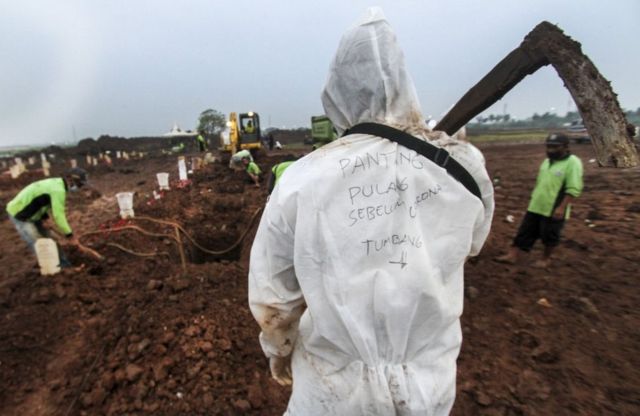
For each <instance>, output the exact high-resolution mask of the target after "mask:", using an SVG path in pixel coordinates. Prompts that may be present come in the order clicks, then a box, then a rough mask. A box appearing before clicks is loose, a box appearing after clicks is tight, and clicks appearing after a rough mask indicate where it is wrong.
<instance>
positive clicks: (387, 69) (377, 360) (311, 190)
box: [249, 8, 493, 416]
mask: <svg viewBox="0 0 640 416" xmlns="http://www.w3.org/2000/svg"><path fill="white" fill-rule="evenodd" d="M322 102H323V105H324V110H325V114H327V116H328V117H329V118H330V119H331V121H332V122H333V123H334V125H335V126H336V128H337V129H338V132H339V133H340V134H343V132H344V133H345V134H344V136H343V137H342V138H340V139H338V140H336V141H334V142H332V143H329V144H327V145H325V146H323V147H322V148H321V149H318V150H316V151H315V152H312V153H310V154H308V155H307V156H305V157H303V158H302V159H299V160H297V161H296V162H295V163H294V164H292V165H291V166H289V167H288V168H287V173H286V174H285V175H283V176H282V177H281V178H280V181H279V183H278V186H277V187H276V188H275V189H274V191H273V193H272V194H271V197H270V199H269V201H268V203H267V205H266V207H265V210H264V213H263V215H262V219H261V222H260V225H259V228H258V231H257V234H256V238H255V241H254V243H253V247H252V250H251V260H250V270H249V305H250V308H251V311H252V313H253V315H254V317H255V319H256V320H257V322H258V324H259V325H260V328H261V330H262V332H261V333H260V337H259V340H260V344H261V346H262V349H263V351H264V352H265V354H266V355H267V357H268V358H269V364H270V368H271V373H272V376H273V377H274V378H275V379H276V381H278V382H279V383H280V384H290V383H293V390H292V394H291V397H290V399H289V404H288V409H287V412H286V413H285V414H286V415H304V416H310V415H363V414H367V415H392V414H402V415H447V414H448V413H449V411H450V409H451V407H452V405H453V401H454V397H455V392H456V359H457V356H458V353H459V350H460V345H461V340H462V334H461V330H460V321H459V318H460V315H461V313H462V305H463V267H464V262H465V259H466V258H467V256H469V255H476V254H477V253H478V252H479V250H480V248H481V247H482V245H483V243H484V241H485V239H486V237H487V234H488V232H489V228H490V225H491V218H492V214H493V188H492V185H491V181H490V180H489V176H488V174H487V172H486V169H485V167H484V160H483V157H482V154H481V153H480V152H479V151H478V150H477V149H476V148H474V147H473V146H472V145H471V144H469V143H464V142H458V141H456V140H454V139H451V138H450V137H449V136H447V135H446V134H445V133H437V134H436V133H429V132H428V129H427V126H426V125H425V123H424V117H422V115H421V109H420V105H419V103H418V100H417V95H416V92H415V88H414V86H413V82H412V80H411V78H410V76H409V74H408V72H407V70H406V68H405V64H404V57H403V53H402V51H401V49H400V47H399V45H398V43H397V41H396V37H395V35H394V33H393V31H392V29H391V27H390V26H389V24H388V23H387V21H386V20H385V18H384V16H383V14H382V11H381V10H380V9H379V8H372V9H370V10H369V11H368V13H367V15H366V16H365V17H364V18H363V19H362V20H361V21H360V22H359V24H357V25H356V26H354V27H353V28H351V29H349V30H348V31H347V32H346V33H345V35H344V36H343V38H342V40H341V42H340V45H339V47H338V51H337V53H336V55H335V58H334V60H333V63H332V65H331V68H330V73H329V77H328V80H327V83H326V85H325V88H324V91H323V93H322ZM361 123H376V125H377V126H378V127H382V128H383V129H382V130H384V128H386V129H388V130H393V131H394V132H398V133H402V132H400V131H399V130H402V131H404V132H407V133H408V134H407V135H408V136H409V137H410V138H411V142H412V143H416V142H417V143H420V145H424V146H427V147H431V148H435V149H438V151H439V155H440V156H441V157H443V159H446V160H448V162H447V163H454V162H452V160H457V162H455V163H454V165H456V164H457V165H458V166H461V167H462V168H463V169H464V172H466V173H467V174H469V177H471V178H472V180H473V181H474V186H476V187H477V188H476V190H475V192H472V191H470V188H472V185H471V184H468V186H469V188H468V187H467V185H464V184H463V183H462V182H461V181H459V180H457V179H455V178H454V176H452V174H450V173H449V170H448V168H443V167H441V166H439V165H438V164H436V162H432V161H431V160H429V159H428V158H427V157H425V156H422V153H420V154H418V153H417V152H416V151H413V150H410V149H409V148H407V147H405V146H403V145H400V144H398V143H397V142H395V141H393V140H391V139H389V140H388V139H387V138H383V137H381V135H376V134H368V133H352V132H349V131H347V132H345V130H348V129H351V130H352V131H353V130H358V127H359V126H358V125H360V127H362V126H363V125H362V124H361ZM390 127H393V128H395V129H390ZM428 134H430V135H433V137H434V139H433V140H430V139H428V138H427V135H428ZM430 141H431V144H438V146H437V147H436V146H431V144H429V143H428V142H430ZM443 148H446V149H447V151H448V153H447V152H445V151H444V149H443ZM443 165H446V163H443Z"/></svg>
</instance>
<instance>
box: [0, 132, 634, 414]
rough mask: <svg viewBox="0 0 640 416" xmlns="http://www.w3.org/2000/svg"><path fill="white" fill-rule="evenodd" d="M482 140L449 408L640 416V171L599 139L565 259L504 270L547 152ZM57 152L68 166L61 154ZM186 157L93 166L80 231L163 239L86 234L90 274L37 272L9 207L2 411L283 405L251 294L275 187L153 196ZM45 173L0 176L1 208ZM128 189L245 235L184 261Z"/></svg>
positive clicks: (77, 218) (215, 234) (272, 409)
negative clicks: (482, 219)
mask: <svg viewBox="0 0 640 416" xmlns="http://www.w3.org/2000/svg"><path fill="white" fill-rule="evenodd" d="M482 150H483V152H484V154H485V156H486V158H487V165H488V168H489V170H490V173H491V175H492V178H493V179H494V182H495V184H496V215H495V218H494V226H493V229H492V232H491V235H490V237H489V240H488V241H487V244H486V246H485V248H484V250H483V252H482V254H481V255H480V256H479V257H477V258H475V259H472V260H470V261H469V263H468V264H467V266H466V291H465V311H464V315H463V319H462V326H463V333H464V342H463V348H462V353H461V356H460V359H459V367H458V398H457V401H456V404H455V407H454V411H453V414H455V415H550V414H576V415H593V414H610V415H623V414H624V415H631V414H640V359H639V358H638V354H637V351H639V350H640V332H639V331H638V327H639V326H640V319H639V317H640V313H639V312H638V309H637V307H636V306H637V305H638V304H639V303H640V293H639V290H638V286H637V282H636V280H637V276H638V261H639V260H640V254H639V251H640V225H639V224H640V191H638V190H637V189H636V187H635V186H636V185H637V184H638V183H639V181H640V170H639V169H631V170H613V169H601V168H598V167H597V166H596V164H595V163H589V160H590V159H592V158H593V157H594V156H593V151H592V149H591V147H590V146H589V145H581V146H574V147H573V150H574V151H575V153H577V154H578V155H579V156H580V157H581V158H582V160H583V162H584V164H585V183H586V186H585V192H584V195H583V196H582V197H581V198H580V199H579V200H578V202H577V203H576V205H575V207H574V210H573V218H572V219H571V220H570V221H569V222H568V223H567V225H566V228H565V231H564V241H563V243H562V245H561V246H560V247H559V249H558V252H557V257H556V260H555V262H554V265H553V267H552V268H551V269H549V270H544V269H535V268H533V267H532V266H531V264H532V263H533V261H534V260H535V259H537V258H538V257H539V256H540V254H541V250H540V248H539V247H537V248H536V249H535V250H534V251H533V252H532V253H531V254H530V256H529V257H528V258H527V257H525V258H523V259H522V261H521V263H520V264H518V265H516V266H508V265H503V264H499V263H496V262H494V261H493V258H494V257H496V256H497V255H499V254H501V253H502V252H503V251H504V250H505V249H506V248H507V247H508V245H509V244H510V240H511V238H512V237H513V235H514V233H515V231H516V229H517V226H518V222H519V220H520V219H521V218H522V215H523V214H524V211H525V209H526V205H527V201H528V197H529V193H530V190H531V187H532V185H533V183H534V180H535V175H536V171H537V167H538V165H539V163H540V161H541V160H542V158H543V157H544V153H543V152H544V150H543V148H542V146H541V145H531V144H511V145H484V146H482ZM283 156H284V153H282V152H274V153H272V154H270V155H268V156H264V155H263V156H262V157H261V158H259V159H258V163H259V164H260V166H261V167H262V168H263V170H265V171H266V170H267V169H268V168H269V167H270V166H271V165H273V164H274V163H276V162H277V161H279V160H281V159H282V157H283ZM80 162H81V163H80V164H81V165H82V160H81V159H80ZM56 163H58V165H55V164H54V172H55V171H58V172H59V171H60V170H62V168H63V166H64V165H63V163H64V161H62V160H57V161H56ZM176 165H177V163H176V160H175V157H169V156H164V157H155V158H147V159H144V160H142V161H121V160H115V161H114V165H113V166H111V167H107V166H100V167H95V168H90V169H89V172H90V175H91V180H92V182H93V183H94V185H95V186H96V188H97V189H99V190H100V192H101V193H102V197H99V198H94V199H85V198H84V197H82V196H81V195H77V194H74V195H72V196H71V197H70V199H69V201H68V216H69V218H70V222H71V224H72V226H74V227H75V230H76V233H78V234H84V233H88V232H93V231H98V230H103V231H104V230H105V229H106V228H109V227H119V226H126V225H136V226H139V227H141V228H142V229H144V230H146V231H149V232H152V233H154V234H162V235H161V236H155V235H154V236H150V235H145V234H142V233H141V232H139V231H137V230H131V229H129V230H126V231H115V232H110V233H107V232H104V233H98V234H86V235H84V236H83V237H82V242H83V243H84V244H86V245H87V246H89V247H91V248H93V249H95V250H97V251H98V252H100V253H101V254H102V255H104V256H105V260H103V261H101V262H99V261H97V260H94V259H92V258H91V257H89V256H87V255H86V254H83V253H81V252H71V253H69V254H70V257H71V258H72V260H73V261H74V263H75V264H84V265H85V267H84V269H83V270H81V271H78V272H64V273H61V274H58V275H55V276H53V277H42V276H40V275H39V271H38V269H37V268H36V267H35V259H34V257H33V256H32V255H31V254H30V252H29V251H28V250H27V248H26V247H25V245H24V244H23V243H22V242H21V240H20V239H19V237H18V235H17V233H16V232H15V231H14V230H13V227H12V225H11V223H10V222H9V221H8V219H7V218H6V215H5V214H3V216H2V221H0V230H1V231H2V236H3V238H2V241H0V261H1V262H2V272H1V273H0V334H1V335H0V374H2V376H1V377H0V414H2V415H102V414H104V415H125V414H129V415H133V414H156V415H184V414H212V415H213V414H224V415H227V414H255V415H277V414H282V412H283V411H284V409H285V407H286V403H287V399H288V395H289V390H288V389H285V388H282V387H280V386H278V385H277V384H276V383H275V382H274V381H272V380H271V379H270V376H269V371H268V365H267V361H266V359H265V358H264V356H263V354H262V352H261V350H260V347H259V344H258V340H257V336H258V332H259V330H258V327H257V326H256V324H255V322H254V320H253V318H252V317H251V314H250V312H249V309H248V306H247V270H248V259H249V251H250V248H251V241H252V239H253V235H254V234H255V228H256V226H257V220H258V219H259V215H260V214H259V212H258V214H257V215H255V218H254V214H256V212H257V211H258V210H259V209H260V208H261V207H262V206H263V205H264V203H265V201H266V192H265V191H264V189H258V188H255V187H254V186H252V185H251V184H250V183H248V182H245V179H244V177H243V175H242V174H241V173H235V172H232V171H230V170H229V169H228V167H227V166H226V165H225V164H223V163H216V164H211V165H208V166H205V167H204V168H203V169H202V170H200V171H197V172H196V173H195V174H194V175H193V176H192V177H191V183H190V184H187V185H186V186H185V187H184V188H177V185H178V184H177V183H176V182H174V183H172V185H173V189H172V190H171V191H167V192H165V193H164V195H163V197H162V198H161V199H159V200H156V199H154V198H153V195H152V191H153V190H154V188H155V186H156V179H155V173H156V172H162V171H166V172H170V174H171V177H172V179H173V178H175V177H177V166H176ZM37 177H38V174H30V175H29V176H25V177H24V178H20V179H19V180H17V181H12V180H11V179H9V178H7V177H4V176H3V177H2V178H0V203H2V204H3V206H4V204H6V202H7V201H8V200H9V199H10V198H11V197H12V196H13V195H14V194H15V193H16V192H17V191H18V190H19V189H20V187H22V186H24V185H25V184H27V183H29V182H30V181H31V180H33V179H34V178H37ZM120 191H134V192H136V195H135V211H136V216H137V217H141V216H148V217H153V218H157V219H163V220H167V221H171V222H176V223H179V224H180V225H181V226H182V227H183V228H184V230H185V231H186V232H187V233H188V234H189V235H191V236H192V237H193V238H194V240H195V241H196V242H197V243H198V244H199V245H200V246H202V247H204V248H206V249H208V250H210V251H223V250H225V249H227V248H229V247H231V246H232V245H233V244H234V243H235V242H236V241H238V240H239V239H240V238H241V237H242V235H243V234H244V233H245V232H247V230H248V233H247V235H246V237H245V238H244V240H243V241H242V242H241V243H240V244H239V246H238V248H236V249H234V250H231V251H229V252H227V253H224V254H218V255H216V254H210V253H205V252H203V251H202V250H200V249H198V248H196V247H195V246H194V245H193V244H192V243H190V242H189V241H188V240H186V241H184V243H183V247H184V255H185V262H186V267H185V268H183V267H182V265H181V257H180V251H179V250H178V244H177V243H176V241H175V239H174V236H175V228H174V227H173V226H172V225H164V224H157V223H154V222H151V221H149V220H141V219H140V220H134V221H128V222H124V221H119V217H118V208H117V203H116V201H115V197H114V195H115V193H116V192H120ZM507 215H513V216H514V217H515V222H513V223H511V222H508V221H506V217H507ZM587 220H588V221H587ZM181 239H182V240H185V239H186V236H185V235H184V233H181ZM114 243H115V244H118V245H120V246H122V247H124V248H126V249H129V250H132V251H134V252H137V254H138V255H133V254H130V253H126V252H124V251H122V250H121V249H120V248H116V247H115V246H113V245H112V244H114ZM143 254H145V255H149V256H142V255H143ZM151 254H153V255H152V256H151ZM543 299H544V300H543Z"/></svg>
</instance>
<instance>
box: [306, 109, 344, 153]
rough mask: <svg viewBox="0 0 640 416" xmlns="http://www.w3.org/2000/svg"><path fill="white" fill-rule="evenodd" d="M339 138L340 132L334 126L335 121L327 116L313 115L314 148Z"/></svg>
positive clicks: (312, 134)
mask: <svg viewBox="0 0 640 416" xmlns="http://www.w3.org/2000/svg"><path fill="white" fill-rule="evenodd" d="M337 138H338V132H337V131H336V129H335V128H334V127H333V123H332V122H331V120H329V117H327V116H324V115H322V116H312V117H311V139H312V140H313V148H314V149H317V148H318V147H320V146H323V145H325V144H327V143H330V142H332V141H334V140H335V139H337Z"/></svg>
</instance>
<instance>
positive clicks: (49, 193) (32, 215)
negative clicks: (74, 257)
mask: <svg viewBox="0 0 640 416" xmlns="http://www.w3.org/2000/svg"><path fill="white" fill-rule="evenodd" d="M86 184H87V173H86V172H85V171H84V170H83V169H80V168H74V169H71V170H69V171H67V172H66V173H65V175H64V176H63V177H62V178H48V179H42V180H39V181H36V182H33V183H31V184H30V185H28V186H26V187H25V188H24V189H22V190H21V191H20V192H19V193H18V195H16V196H15V197H14V198H13V199H12V200H11V201H10V202H9V203H8V204H7V207H6V210H7V214H9V219H10V220H11V222H12V223H13V225H14V226H15V227H16V230H17V231H18V234H20V237H22V239H23V240H24V241H25V242H26V243H27V245H28V246H29V248H30V249H31V250H32V251H33V252H34V253H35V242H36V240H37V239H38V238H47V237H49V231H48V229H49V228H53V229H55V230H56V231H57V233H58V234H61V235H64V236H65V237H66V242H65V243H66V244H65V245H75V246H77V245H78V244H79V243H78V239H77V237H76V236H74V235H73V232H72V230H71V227H70V226H69V223H68V222H67V217H66V215H65V201H66V198H67V191H76V190H78V189H80V188H82V187H83V186H85V185H86ZM50 219H51V220H52V221H49V220H50ZM59 253H60V266H61V267H69V266H71V264H70V263H69V261H68V260H67V259H66V257H65V256H64V254H63V253H62V251H61V250H59Z"/></svg>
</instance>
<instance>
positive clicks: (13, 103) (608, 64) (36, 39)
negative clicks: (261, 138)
mask: <svg viewBox="0 0 640 416" xmlns="http://www.w3.org/2000/svg"><path fill="white" fill-rule="evenodd" d="M374 5H378V6H382V8H383V10H384V12H385V15H386V16H387V19H388V20H389V22H390V23H391V25H392V26H393V27H394V29H395V31H396V33H397V36H398V39H399V42H400V44H401V46H402V48H403V50H404V53H405V57H406V60H407V65H408V68H409V72H410V73H411V74H412V76H413V79H414V81H415V84H416V89H417V91H418V96H419V98H420V101H421V104H422V108H423V112H424V115H425V117H426V116H429V115H432V116H433V117H434V118H439V117H440V116H441V115H442V114H443V113H445V112H446V111H447V109H448V108H450V107H451V106H452V105H453V104H454V103H455V102H456V101H457V100H458V99H459V98H460V97H461V96H462V95H463V94H464V93H465V92H466V91H467V90H468V89H469V88H470V87H471V86H472V85H473V84H475V83H476V82H477V81H478V80H479V79H480V78H481V77H482V76H484V75H485V74H486V72H487V71H489V70H490V69H491V68H492V67H493V66H494V65H495V64H496V63H498V62H499V61H500V60H501V59H502V58H504V57H505V56H506V55H507V54H508V53H509V52H510V51H511V50H513V49H514V48H515V47H517V46H518V45H519V44H520V42H521V41H522V39H523V37H524V36H525V35H526V34H527V33H528V32H529V31H530V30H531V29H532V28H533V27H534V26H535V25H536V24H538V23H539V22H541V21H542V20H547V21H549V22H551V23H554V24H557V25H559V26H560V28H562V29H563V30H564V31H565V33H566V34H567V35H569V36H571V37H572V38H573V39H575V40H577V41H579V42H580V43H581V44H582V48H583V52H585V53H586V54H587V55H588V56H589V57H590V58H591V60H592V61H593V62H594V63H595V65H596V66H597V67H598V68H599V69H600V71H601V72H602V74H603V75H604V76H605V78H607V79H609V80H610V81H611V83H612V86H613V89H614V91H615V92H616V93H617V94H618V99H619V101H620V104H621V105H622V107H623V108H625V109H635V108H637V107H640V82H639V80H638V78H639V76H640V47H639V43H638V39H639V38H640V35H639V34H638V29H639V27H640V1H639V0H610V1H603V0H531V1H526V0H518V1H514V0H484V1H479V0H447V1H444V0H437V1H436V0H426V1H415V0H414V1H411V0H389V1H377V2H369V1H360V0H352V1H346V0H324V1H317V2H310V1H300V0H297V1H294V0H234V1H220V0H218V1H215V0H181V1H177V0H173V1H169V0H144V1H142V0H126V1H125V0H91V1H86V0H59V1H53V0H50V1H34V0H0V146H7V145H18V144H31V143H46V142H58V143H59V142H62V141H66V140H72V139H73V138H74V135H75V138H77V139H81V138H84V137H94V138H96V137H98V136H99V135H101V134H111V135H120V136H126V137H132V136H143V135H158V134H162V133H165V132H167V131H168V130H169V129H170V128H171V127H172V125H173V123H174V122H177V123H178V125H179V126H180V127H182V128H183V129H193V128H194V127H195V126H196V123H197V118H198V115H199V114H200V112H201V111H202V110H204V109H206V108H214V109H217V110H219V111H221V112H223V113H225V114H228V113H229V112H230V111H236V112H246V111H257V112H258V113H260V115H261V118H262V123H263V126H274V127H287V128H289V127H305V126H309V119H310V116H311V115H315V114H322V112H323V110H322V105H321V103H320V92H321V90H322V88H323V85H324V81H325V79H326V76H327V71H328V67H329V63H330V61H331V59H332V57H333V54H334V52H335V50H336V48H337V46H338V41H339V39H340V37H341V35H342V33H343V32H344V31H345V29H346V28H348V27H349V26H351V25H352V24H353V22H354V21H356V20H357V19H358V18H359V17H360V16H361V15H362V14H363V13H364V11H365V10H366V8H367V7H368V6H374ZM505 109H506V111H507V112H508V113H510V114H511V115H512V116H513V117H516V118H525V117H528V116H531V115H532V114H533V113H534V112H537V113H540V114H541V113H544V112H546V111H552V112H553V111H555V112H557V113H558V114H559V115H564V114H565V113H566V111H567V110H568V109H571V110H575V106H574V105H573V102H572V101H571V99H570V95H569V93H568V92H567V90H566V89H565V88H564V87H563V85H562V81H561V80H560V78H558V76H557V75H556V73H555V71H554V70H553V68H550V67H546V68H543V69H541V70H539V71H538V72H537V73H535V74H534V75H532V76H529V77H527V78H526V79H525V80H524V81H523V82H522V83H520V84H519V85H518V86H517V87H516V88H515V89H514V90H512V91H511V92H510V93H509V94H507V95H506V96H505V97H504V98H503V99H502V100H501V101H500V102H498V103H496V104H495V105H494V106H493V107H492V108H490V109H489V110H487V112H486V114H490V113H495V114H498V113H502V112H503V111H504V110H505Z"/></svg>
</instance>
